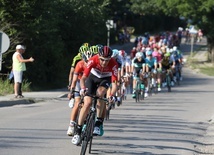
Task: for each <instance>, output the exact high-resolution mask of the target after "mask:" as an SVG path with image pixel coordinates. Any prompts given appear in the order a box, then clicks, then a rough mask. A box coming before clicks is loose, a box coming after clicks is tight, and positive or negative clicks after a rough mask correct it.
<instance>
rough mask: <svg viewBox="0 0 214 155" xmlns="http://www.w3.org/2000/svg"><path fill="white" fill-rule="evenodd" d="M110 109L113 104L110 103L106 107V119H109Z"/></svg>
mask: <svg viewBox="0 0 214 155" xmlns="http://www.w3.org/2000/svg"><path fill="white" fill-rule="evenodd" d="M110 110H111V104H108V106H107V108H106V120H109V116H110Z"/></svg>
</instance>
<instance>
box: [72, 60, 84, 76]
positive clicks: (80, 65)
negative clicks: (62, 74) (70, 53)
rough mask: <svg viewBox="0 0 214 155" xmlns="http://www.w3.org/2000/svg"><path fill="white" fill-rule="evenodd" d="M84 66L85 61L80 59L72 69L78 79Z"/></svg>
mask: <svg viewBox="0 0 214 155" xmlns="http://www.w3.org/2000/svg"><path fill="white" fill-rule="evenodd" d="M85 68H86V63H85V61H83V60H81V61H79V62H78V63H77V65H76V67H75V69H74V74H76V75H78V79H79V80H80V79H81V77H82V75H83V71H84V69H85Z"/></svg>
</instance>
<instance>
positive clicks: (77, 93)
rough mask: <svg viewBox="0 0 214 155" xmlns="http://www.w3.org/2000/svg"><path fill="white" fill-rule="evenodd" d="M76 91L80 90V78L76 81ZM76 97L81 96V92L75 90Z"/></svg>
mask: <svg viewBox="0 0 214 155" xmlns="http://www.w3.org/2000/svg"><path fill="white" fill-rule="evenodd" d="M74 90H75V91H80V81H79V80H78V81H77V83H76V87H75V89H74ZM74 97H80V93H79V92H75V93H74Z"/></svg>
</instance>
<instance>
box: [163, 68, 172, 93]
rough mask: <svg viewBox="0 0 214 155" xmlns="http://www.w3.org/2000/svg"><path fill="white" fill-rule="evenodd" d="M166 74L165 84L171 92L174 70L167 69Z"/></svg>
mask: <svg viewBox="0 0 214 155" xmlns="http://www.w3.org/2000/svg"><path fill="white" fill-rule="evenodd" d="M164 73H165V80H164V81H165V82H166V86H167V90H168V92H171V75H172V70H171V69H167V70H165V71H164Z"/></svg>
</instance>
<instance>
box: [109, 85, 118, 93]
mask: <svg viewBox="0 0 214 155" xmlns="http://www.w3.org/2000/svg"><path fill="white" fill-rule="evenodd" d="M116 92H117V83H116V82H112V88H111V93H110V94H111V95H115V94H116Z"/></svg>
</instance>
